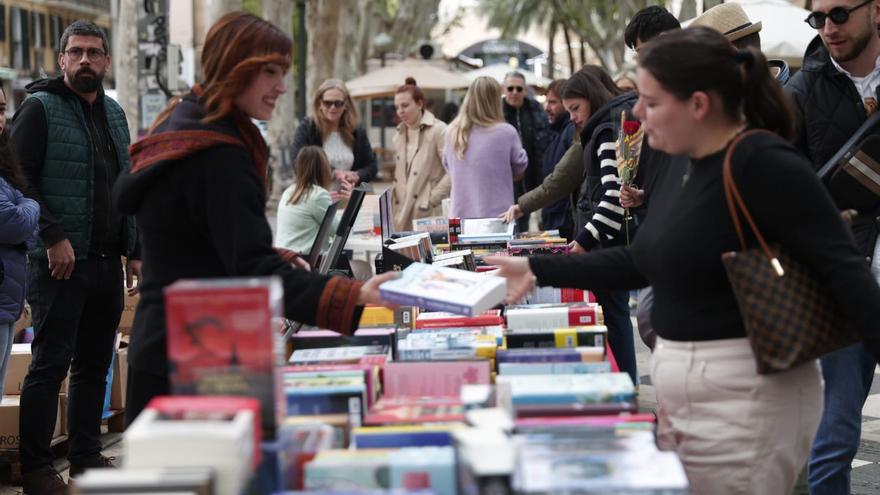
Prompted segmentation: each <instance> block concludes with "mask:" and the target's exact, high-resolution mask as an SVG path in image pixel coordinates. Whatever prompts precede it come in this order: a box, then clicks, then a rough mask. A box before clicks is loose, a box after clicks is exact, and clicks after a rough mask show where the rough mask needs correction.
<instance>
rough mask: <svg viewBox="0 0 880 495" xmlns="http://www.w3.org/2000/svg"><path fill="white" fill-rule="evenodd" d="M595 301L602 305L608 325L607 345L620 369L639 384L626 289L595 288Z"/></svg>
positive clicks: (606, 324)
mask: <svg viewBox="0 0 880 495" xmlns="http://www.w3.org/2000/svg"><path fill="white" fill-rule="evenodd" d="M593 294H595V295H596V302H598V303H599V305H600V306H602V314H603V315H604V316H605V326H606V327H608V345H609V346H610V347H611V352H613V353H614V358H615V359H616V360H617V366H619V367H620V371H622V372H624V373H629V376H630V378H632V381H633V383H634V384H636V385H638V384H639V373H638V370H636V346H635V342H634V341H633V326H632V320H631V319H630V317H629V291H628V290H595V291H593Z"/></svg>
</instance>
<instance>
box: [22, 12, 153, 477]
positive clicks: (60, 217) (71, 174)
mask: <svg viewBox="0 0 880 495" xmlns="http://www.w3.org/2000/svg"><path fill="white" fill-rule="evenodd" d="M60 47H61V52H60V53H59V54H58V65H59V66H60V67H61V72H62V75H61V76H60V77H57V78H54V79H42V80H39V81H35V82H33V83H31V84H29V85H28V86H27V91H28V93H30V96H29V97H28V99H27V100H25V102H24V103H23V104H22V105H21V108H19V110H18V112H17V113H16V114H15V117H14V118H13V121H12V129H11V140H12V144H13V149H14V150H15V152H16V157H17V158H18V160H19V162H20V163H21V165H22V169H23V170H24V172H25V175H26V176H27V178H28V181H29V182H30V185H31V191H30V192H29V194H30V195H32V196H33V197H34V199H36V200H37V201H38V202H39V203H40V225H39V240H40V243H39V246H38V247H37V248H36V249H34V250H32V251H31V252H30V253H29V258H30V263H29V274H28V294H27V299H28V301H29V302H30V304H31V308H32V311H33V318H34V341H33V344H32V345H31V350H32V354H33V360H32V361H31V365H30V369H29V371H28V374H27V377H26V378H25V381H24V385H23V387H22V392H21V419H20V423H21V425H20V427H21V428H20V431H21V447H20V450H21V465H22V472H23V477H24V492H25V493H34V494H54V493H67V485H66V484H65V483H64V481H63V479H62V478H61V477H60V476H59V475H58V473H57V472H56V471H55V469H54V468H53V467H52V462H53V460H54V456H53V455H52V451H51V450H50V447H49V446H50V442H51V441H52V432H53V430H54V428H55V422H56V421H57V418H56V416H57V411H58V392H59V389H60V386H61V382H62V381H63V380H64V378H65V377H66V376H67V372H68V368H69V369H70V391H69V401H68V409H69V418H70V423H69V432H70V435H69V444H68V445H69V452H68V458H69V459H70V476H71V477H75V476H77V475H78V474H79V473H81V472H83V471H84V470H85V469H90V468H99V467H112V463H111V462H110V459H108V458H106V457H104V456H102V455H101V442H100V431H101V413H102V409H103V404H104V392H105V390H106V377H107V370H108V368H109V367H110V362H111V359H112V357H113V348H114V344H115V341H116V329H117V327H118V325H119V317H120V316H121V314H122V306H123V278H124V275H123V269H122V262H121V259H122V257H123V256H125V257H126V259H127V260H128V261H127V266H126V273H127V279H128V280H127V284H128V287H129V288H130V289H131V290H132V291H133V290H135V289H134V287H133V282H134V280H133V277H135V276H136V277H138V278H140V261H137V260H139V258H140V257H139V256H138V255H137V253H136V252H135V251H136V240H137V233H136V231H135V225H134V219H133V218H132V217H126V216H123V215H121V214H120V213H119V212H118V211H117V209H116V208H114V207H113V205H112V204H111V199H110V198H111V196H110V192H111V190H112V188H113V183H114V182H115V181H116V179H117V177H118V176H119V175H120V174H121V173H122V172H123V171H125V170H128V169H129V159H128V145H129V139H130V136H129V132H128V123H127V121H126V118H125V113H123V111H122V108H120V106H119V105H118V104H117V103H116V102H115V101H114V100H113V99H111V98H110V97H108V96H106V95H105V94H104V90H103V88H102V87H101V82H102V80H103V79H104V75H105V74H106V73H107V70H108V69H109V67H110V55H109V54H108V43H107V37H106V35H105V34H104V32H103V31H101V29H100V28H99V27H97V26H96V25H94V24H92V23H91V22H86V21H76V22H74V23H73V24H71V25H70V26H68V27H67V29H65V31H64V33H63V34H62V36H61V44H60Z"/></svg>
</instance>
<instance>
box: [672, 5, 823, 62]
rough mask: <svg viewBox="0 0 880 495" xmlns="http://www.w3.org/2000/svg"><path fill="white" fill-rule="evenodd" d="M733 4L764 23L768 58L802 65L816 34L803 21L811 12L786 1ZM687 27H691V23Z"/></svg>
mask: <svg viewBox="0 0 880 495" xmlns="http://www.w3.org/2000/svg"><path fill="white" fill-rule="evenodd" d="M732 1H733V3H738V4H740V5H741V6H742V8H743V10H745V11H746V15H748V16H749V20H751V21H752V22H758V21H761V25H762V27H761V50H762V51H763V52H764V55H766V56H767V58H777V59H783V60H785V61H786V62H788V63H789V65H792V66H794V67H800V66H801V63H802V62H803V58H804V52H805V51H806V49H807V45H809V44H810V41H812V40H813V38H815V37H816V34H817V33H816V30H815V29H813V28H811V27H810V26H809V25H807V23H806V22H804V19H806V18H807V16H808V15H810V12H809V11H808V10H805V9H802V8H800V7H798V6H796V5H792V4H791V3H790V2H788V1H787V0H732ZM691 20H693V19H691ZM684 24H690V21H687V22H685V23H684Z"/></svg>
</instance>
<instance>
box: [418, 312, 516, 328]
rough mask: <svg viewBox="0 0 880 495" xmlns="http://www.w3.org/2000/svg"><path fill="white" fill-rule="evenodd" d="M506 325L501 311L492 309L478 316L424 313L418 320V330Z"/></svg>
mask: <svg viewBox="0 0 880 495" xmlns="http://www.w3.org/2000/svg"><path fill="white" fill-rule="evenodd" d="M487 325H504V317H503V316H501V310H500V309H490V310H489V311H486V312H485V313H482V314H479V315H476V316H471V317H467V316H461V315H457V314H453V313H445V312H442V311H434V312H423V313H420V314H419V316H418V317H417V318H416V328H450V327H482V326H487Z"/></svg>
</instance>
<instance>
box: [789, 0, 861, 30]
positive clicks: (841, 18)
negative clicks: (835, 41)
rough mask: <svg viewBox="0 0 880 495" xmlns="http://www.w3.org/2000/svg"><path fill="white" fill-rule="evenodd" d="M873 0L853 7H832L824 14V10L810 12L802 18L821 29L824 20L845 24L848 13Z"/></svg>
mask: <svg viewBox="0 0 880 495" xmlns="http://www.w3.org/2000/svg"><path fill="white" fill-rule="evenodd" d="M872 1H873V0H866V1H864V2H862V3H860V4H858V5H856V6H855V7H850V8H846V7H834V8H833V9H831V10H829V11H828V13H827V14H826V13H825V12H812V13H810V15H809V16H807V18H806V19H805V20H804V22H806V23H807V24H809V25H810V27H811V28H813V29H822V28H823V27H824V26H825V20H826V19H831V22H833V23H834V24H845V23H846V21H848V20H849V15H850V13H852V12H853V11H854V10H857V9H860V8H862V7H864V6H865V5H868V4H869V3H871V2H872Z"/></svg>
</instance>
